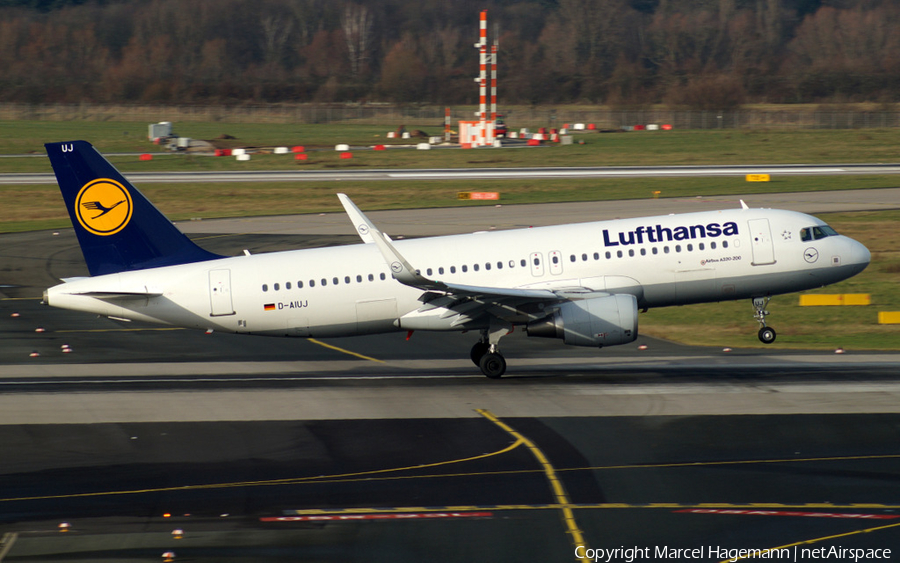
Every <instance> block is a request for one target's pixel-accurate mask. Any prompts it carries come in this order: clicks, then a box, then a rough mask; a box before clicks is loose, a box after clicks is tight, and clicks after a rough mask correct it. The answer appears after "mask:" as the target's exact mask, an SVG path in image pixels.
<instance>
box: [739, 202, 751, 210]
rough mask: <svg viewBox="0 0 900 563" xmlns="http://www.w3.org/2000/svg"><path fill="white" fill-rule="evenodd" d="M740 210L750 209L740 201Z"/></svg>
mask: <svg viewBox="0 0 900 563" xmlns="http://www.w3.org/2000/svg"><path fill="white" fill-rule="evenodd" d="M741 209H750V208H749V207H748V206H747V204H746V203H744V200H741Z"/></svg>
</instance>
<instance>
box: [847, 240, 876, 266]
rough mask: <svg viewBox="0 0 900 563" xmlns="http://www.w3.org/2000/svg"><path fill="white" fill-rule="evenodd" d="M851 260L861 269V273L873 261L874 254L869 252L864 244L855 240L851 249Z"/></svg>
mask: <svg viewBox="0 0 900 563" xmlns="http://www.w3.org/2000/svg"><path fill="white" fill-rule="evenodd" d="M851 240H852V239H851ZM850 260H851V261H852V263H853V264H855V265H857V266H859V267H860V268H859V271H860V272H861V271H863V270H864V269H865V268H866V266H868V265H869V262H871V261H872V253H871V252H869V249H868V248H866V246H865V245H864V244H862V243H861V242H858V241H855V240H854V241H853V244H852V246H851V249H850Z"/></svg>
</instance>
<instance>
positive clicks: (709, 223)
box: [46, 209, 870, 337]
mask: <svg viewBox="0 0 900 563" xmlns="http://www.w3.org/2000/svg"><path fill="white" fill-rule="evenodd" d="M823 225H825V224H824V223H823V222H822V221H820V220H819V219H816V218H814V217H811V216H809V215H805V214H802V213H796V212H790V211H779V210H767V209H735V210H726V211H709V212H701V213H690V214H683V215H667V216H659V217H648V218H639V219H621V220H615V221H602V222H593V223H581V224H572V225H560V226H553V227H540V228H531V229H520V230H510V231H500V232H490V233H475V234H468V235H455V236H444V237H434V238H423V239H415V240H403V241H395V242H394V245H395V247H396V248H397V250H398V251H399V252H400V253H401V254H402V255H403V256H404V257H405V258H406V259H407V260H408V262H409V263H410V264H411V265H412V266H413V267H415V268H417V269H419V271H420V273H421V274H422V275H423V276H425V277H426V278H429V279H432V280H439V281H443V282H446V283H456V284H465V285H468V286H481V287H496V288H533V289H553V290H557V289H566V288H582V289H584V288H586V289H589V290H593V291H599V292H606V293H613V294H615V293H630V294H633V295H635V296H636V297H637V300H638V306H639V307H640V308H654V307H664V306H669V305H683V304H690V303H699V302H710V301H726V300H733V299H744V298H751V297H760V296H765V295H774V294H781V293H788V292H793V291H801V290H805V289H810V288H814V287H819V286H823V285H826V284H829V283H834V282H836V281H840V280H842V279H846V278H848V277H850V276H852V275H854V274H856V273H858V272H860V271H861V270H862V269H864V268H865V266H866V265H867V264H868V263H869V258H870V256H869V252H868V250H866V248H865V247H864V246H863V245H861V244H860V243H858V242H856V241H854V240H852V239H850V238H847V237H844V236H840V235H831V236H824V237H822V238H819V239H813V238H812V237H811V236H810V237H806V238H808V240H803V238H804V237H803V236H802V235H801V232H802V231H801V230H802V229H811V228H812V227H816V226H823ZM422 294H423V291H422V290H420V289H415V288H413V287H408V286H406V285H403V284H401V283H399V282H398V281H396V280H394V279H393V278H392V276H391V272H390V269H389V267H388V265H387V263H386V261H385V259H384V257H383V256H382V254H381V253H380V252H379V250H378V249H377V248H376V245H374V244H356V245H350V246H343V247H329V248H317V249H308V250H295V251H287V252H275V253H269V254H259V255H252V256H237V257H232V258H222V259H217V260H210V261H206V262H197V263H192V264H185V265H179V266H169V267H163V268H153V269H146V270H138V271H129V272H122V273H119V274H111V275H104V276H96V277H92V278H83V279H78V280H74V281H70V282H68V283H64V284H61V285H57V286H55V287H52V288H50V289H48V290H47V292H46V295H47V301H48V303H49V304H50V305H53V306H56V307H62V308H67V309H74V310H81V311H88V312H92V313H98V314H101V315H107V316H112V317H120V318H126V319H133V320H141V321H150V322H156V323H164V324H168V325H175V326H183V327H191V328H198V329H213V330H217V331H227V332H236V333H249V334H265V335H273V336H274V335H283V336H316V337H318V336H323V337H327V336H347V335H356V334H369V333H376V332H388V331H396V330H406V329H431V330H461V329H464V328H468V327H466V326H465V325H460V324H457V325H455V326H453V325H452V323H449V322H442V320H441V318H440V316H441V315H440V314H439V313H440V311H437V312H432V313H430V316H429V318H428V319H423V318H421V315H419V314H417V310H419V309H420V307H421V306H422V302H421V301H419V298H420V297H421V296H422ZM523 322H524V319H523Z"/></svg>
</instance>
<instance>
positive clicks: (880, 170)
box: [0, 164, 900, 185]
mask: <svg viewBox="0 0 900 563" xmlns="http://www.w3.org/2000/svg"><path fill="white" fill-rule="evenodd" d="M747 174H773V175H774V174H778V175H782V176H823V175H826V176H848V175H859V174H900V164H838V165H832V164H826V165H818V164H778V165H764V164H751V165H738V166H708V165H699V166H640V167H637V166H586V167H575V168H572V167H564V168H563V167H559V168H541V167H528V168H434V169H411V170H403V169H388V170H377V169H374V170H299V171H282V170H266V171H254V172H239V171H238V172H132V173H128V174H126V176H127V177H128V179H129V180H131V181H132V182H134V183H136V184H153V183H159V182H178V183H191V182H327V181H342V180H352V181H377V180H418V181H421V180H484V179H491V180H501V179H515V178H535V177H542V178H648V177H658V178H675V177H690V178H695V177H703V176H723V177H724V176H745V175H747ZM55 181H56V180H55V177H54V176H53V174H39V173H30V174H0V184H10V185H13V184H53V183H55Z"/></svg>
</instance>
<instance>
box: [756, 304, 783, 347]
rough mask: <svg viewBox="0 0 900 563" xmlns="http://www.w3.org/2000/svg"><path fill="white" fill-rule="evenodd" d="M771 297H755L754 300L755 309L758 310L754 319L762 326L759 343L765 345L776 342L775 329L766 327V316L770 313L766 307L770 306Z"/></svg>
mask: <svg viewBox="0 0 900 563" xmlns="http://www.w3.org/2000/svg"><path fill="white" fill-rule="evenodd" d="M769 299H771V298H770V297H754V298H753V308H754V309H756V314H755V315H754V317H755V318H756V321H757V322H758V323H759V324H760V329H759V333H757V335H758V336H759V341H760V342H762V343H763V344H771V343H773V342H775V336H777V335H776V334H775V329H774V328H771V327H768V326H766V315H768V314H769V312H768V311H767V310H766V307H767V306H768V305H769Z"/></svg>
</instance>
